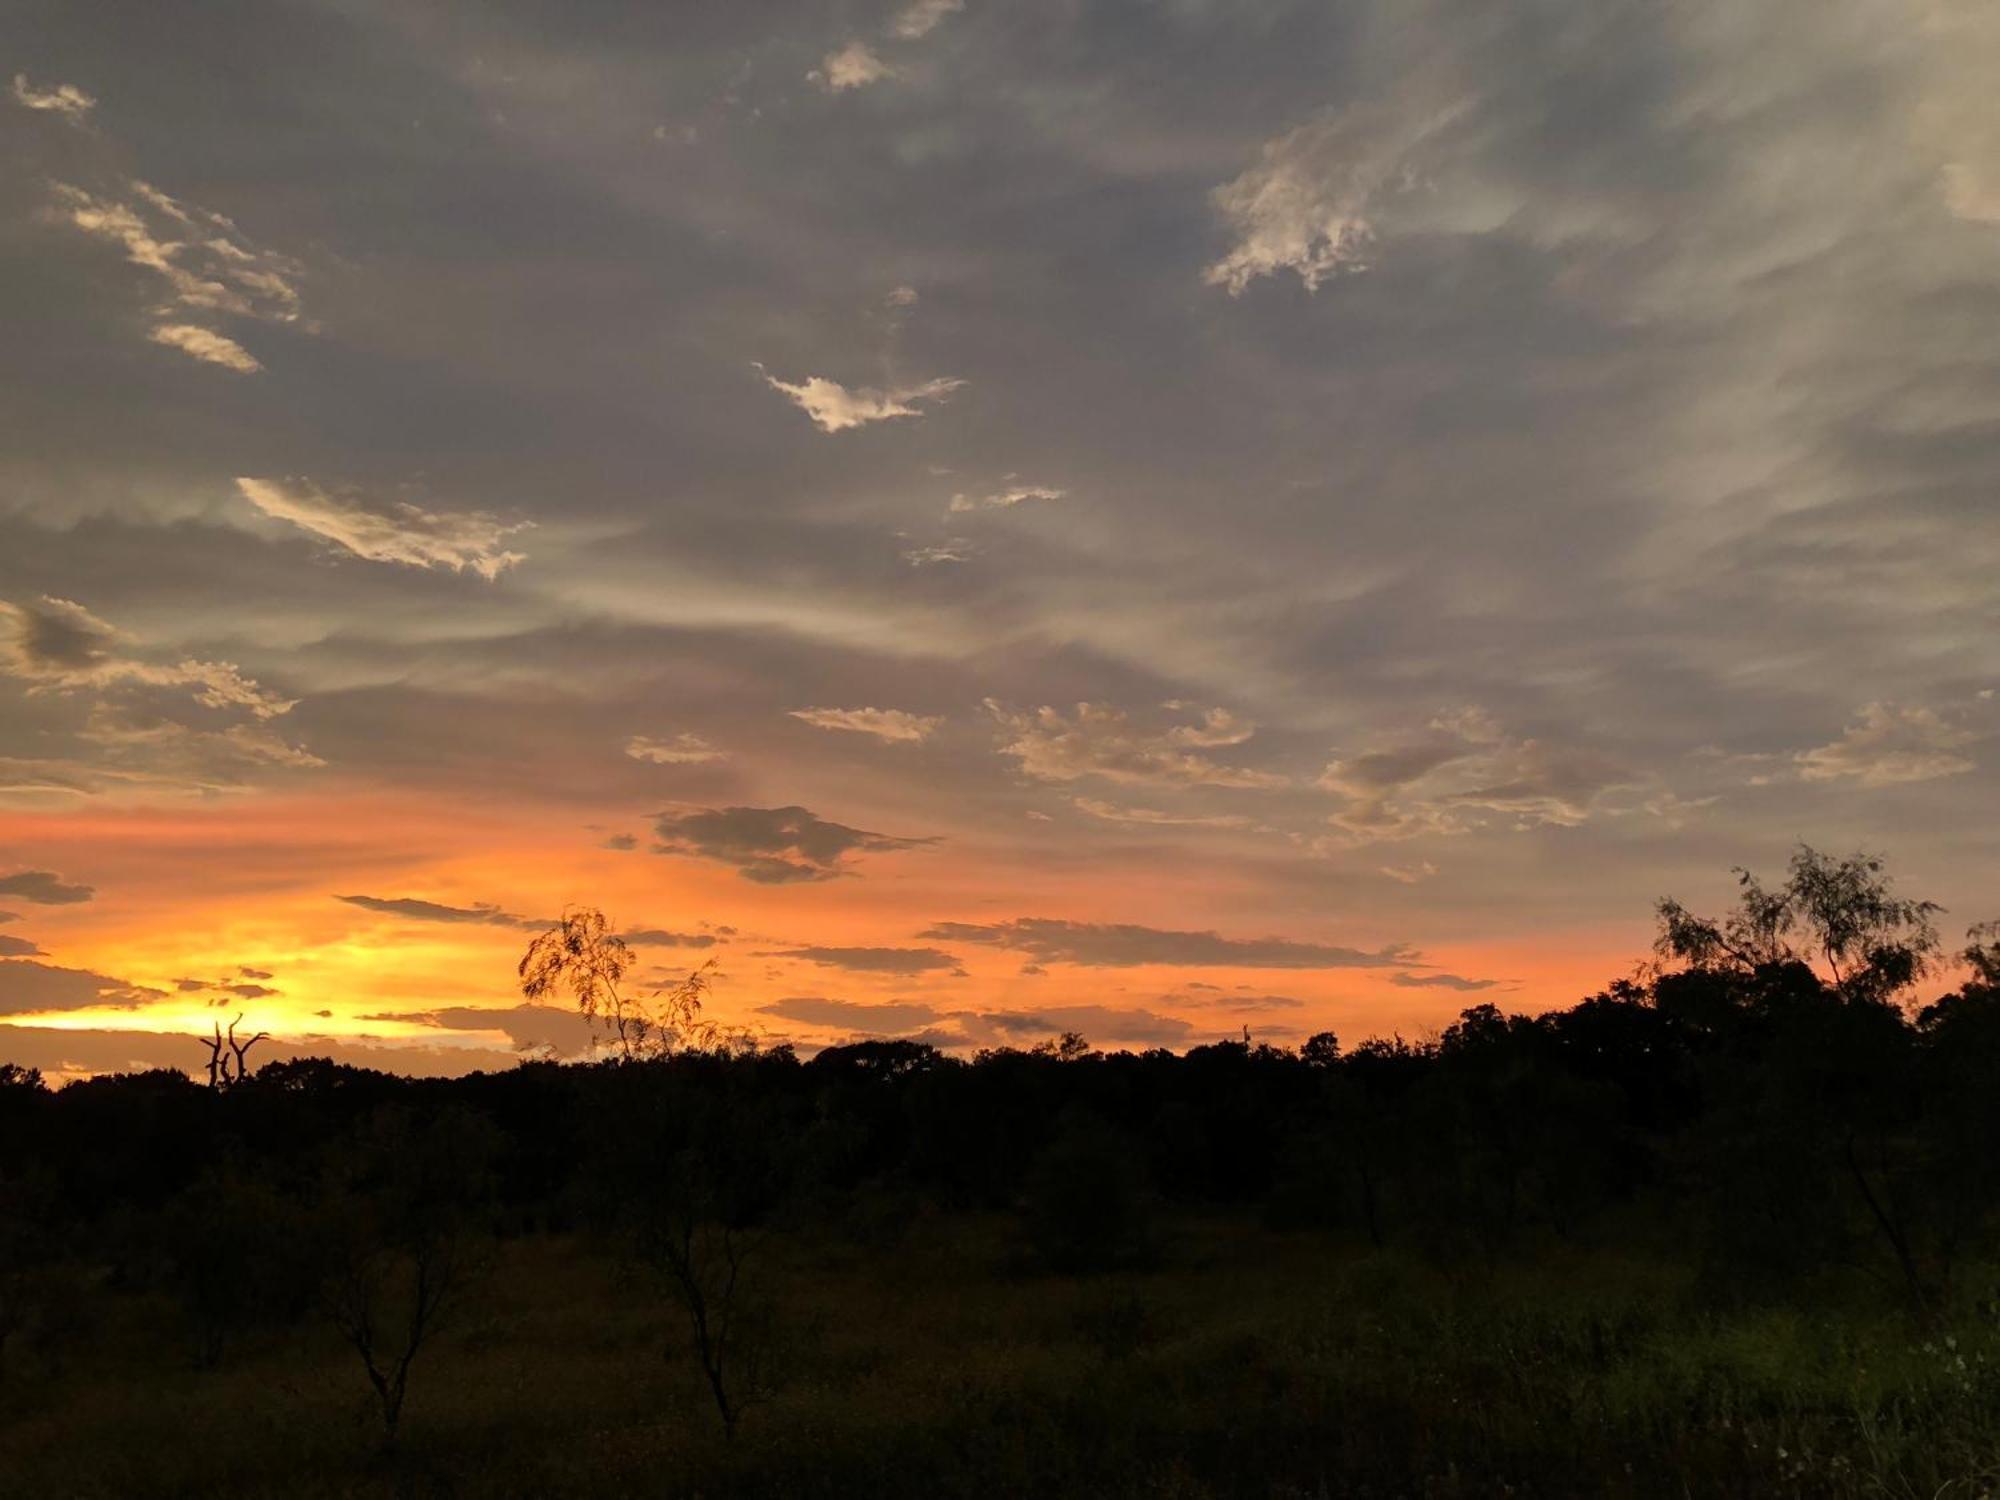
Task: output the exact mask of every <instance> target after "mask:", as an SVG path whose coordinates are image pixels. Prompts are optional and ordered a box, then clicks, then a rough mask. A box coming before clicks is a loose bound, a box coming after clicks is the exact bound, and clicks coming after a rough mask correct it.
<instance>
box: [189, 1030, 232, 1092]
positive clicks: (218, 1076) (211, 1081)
mask: <svg viewBox="0 0 2000 1500" xmlns="http://www.w3.org/2000/svg"><path fill="white" fill-rule="evenodd" d="M195 1040H196V1041H198V1042H200V1043H201V1044H202V1046H204V1047H206V1048H208V1086H209V1088H210V1089H220V1088H221V1087H222V1086H223V1084H224V1083H225V1082H226V1081H227V1079H228V1072H227V1065H226V1064H225V1063H224V1062H223V1058H222V1045H223V1043H222V1023H221V1022H220V1021H217V1022H216V1023H215V1036H214V1037H213V1038H209V1037H205V1036H202V1037H196V1038H195Z"/></svg>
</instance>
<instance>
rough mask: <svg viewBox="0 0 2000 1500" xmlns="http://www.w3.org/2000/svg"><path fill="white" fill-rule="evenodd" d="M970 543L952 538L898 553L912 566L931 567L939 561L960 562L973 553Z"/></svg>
mask: <svg viewBox="0 0 2000 1500" xmlns="http://www.w3.org/2000/svg"><path fill="white" fill-rule="evenodd" d="M974 551H975V549H974V547H973V545H972V543H970V542H968V541H965V540H963V539H962V538H953V539H952V540H949V541H944V542H939V543H937V544H936V545H934V546H929V547H911V548H909V549H907V550H906V551H904V552H901V553H899V554H898V556H900V557H901V558H902V559H903V561H904V562H906V563H908V564H909V565H910V566H911V567H913V568H932V567H936V566H937V565H938V564H939V563H962V562H964V561H966V560H967V559H968V558H970V557H971V556H972V555H973V552H974Z"/></svg>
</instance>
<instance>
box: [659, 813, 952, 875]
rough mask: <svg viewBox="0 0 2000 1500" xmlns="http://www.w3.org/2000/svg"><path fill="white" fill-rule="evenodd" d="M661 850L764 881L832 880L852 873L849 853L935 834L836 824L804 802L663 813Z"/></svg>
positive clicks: (900, 845)
mask: <svg viewBox="0 0 2000 1500" xmlns="http://www.w3.org/2000/svg"><path fill="white" fill-rule="evenodd" d="M653 831H654V834H655V836H656V840H657V841H656V842H655V843H654V845H653V852H654V853H656V854H678V855H686V856H690V857H693V858H696V859H711V860H715V861H717V862H719V863H721V864H727V865H734V866H735V867H736V873H737V874H739V875H741V876H742V877H743V878H744V879H745V880H753V881H756V882H757V883H758V884H760V885H785V884H790V883H792V882H795V881H812V880H832V879H833V878H835V877H836V876H839V875H843V874H846V873H848V872H847V869H846V865H847V861H848V858H849V856H851V855H854V854H858V853H873V852H883V851H890V850H898V849H916V848H921V847H923V846H924V845H926V844H933V843H935V842H937V841H936V840H935V839H930V838H896V837H892V836H890V835H888V834H883V833H870V832H868V831H867V830H866V829H861V828H849V827H847V826H846V825H845V824H843V823H833V822H829V821H827V820H826V819H824V818H822V817H820V816H819V815H818V814H817V813H814V812H811V811H809V810H807V809H806V808H803V807H719V808H703V809H700V810H698V811H694V812H671V813H661V814H660V815H659V817H658V818H657V819H655V821H654V824H653Z"/></svg>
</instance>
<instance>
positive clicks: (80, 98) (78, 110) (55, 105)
mask: <svg viewBox="0 0 2000 1500" xmlns="http://www.w3.org/2000/svg"><path fill="white" fill-rule="evenodd" d="M13 92H14V102H15V103H16V104H18V105H20V106H21V107H22V108H23V109H35V110H48V111H52V112H54V113H56V114H59V115H61V116H62V117H63V118H64V119H66V120H69V121H70V122H72V123H74V124H82V123H83V118H84V116H86V115H88V114H89V113H90V112H91V111H92V110H93V109H95V108H97V101H96V100H95V99H93V98H92V97H91V96H90V95H88V94H86V93H85V92H84V91H83V90H82V89H80V88H78V87H77V86H76V85H75V84H72V83H59V84H56V85H55V86H54V87H53V88H46V89H38V88H36V87H35V86H34V85H33V84H31V83H29V82H28V75H27V74H25V73H16V74H15V75H14V90H13Z"/></svg>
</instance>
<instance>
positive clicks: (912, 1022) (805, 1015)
mask: <svg viewBox="0 0 2000 1500" xmlns="http://www.w3.org/2000/svg"><path fill="white" fill-rule="evenodd" d="M757 1009H758V1011H759V1013H760V1014H763V1015H767V1016H778V1017H780V1018H782V1019H784V1020H787V1021H799V1022H803V1023H804V1024H805V1025H808V1026H831V1027H837V1028H840V1029H843V1030H848V1031H856V1032H867V1033H874V1034H877V1035H883V1034H890V1033H901V1032H908V1031H914V1030H916V1029H917V1028H918V1027H921V1026H927V1025H929V1024H930V1023H931V1022H933V1021H936V1020H939V1019H940V1015H939V1013H938V1011H937V1010H935V1009H934V1008H932V1007H931V1006H928V1005H925V1004H923V1003H922V1002H920V1001H889V1002H885V1003H882V1004H867V1003H864V1002H862V1001H858V1000H829V999H824V998H821V997H818V996H809V995H797V996H792V997H789V998H787V999H783V1000H773V1001H772V1002H771V1003H770V1004H768V1005H760V1006H758V1007H757Z"/></svg>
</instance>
